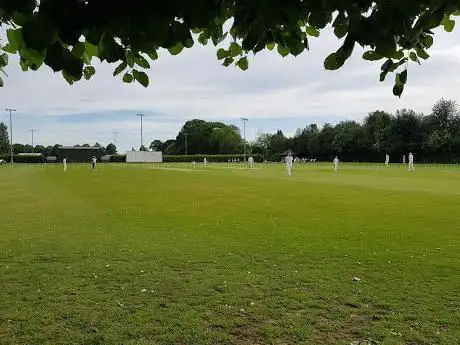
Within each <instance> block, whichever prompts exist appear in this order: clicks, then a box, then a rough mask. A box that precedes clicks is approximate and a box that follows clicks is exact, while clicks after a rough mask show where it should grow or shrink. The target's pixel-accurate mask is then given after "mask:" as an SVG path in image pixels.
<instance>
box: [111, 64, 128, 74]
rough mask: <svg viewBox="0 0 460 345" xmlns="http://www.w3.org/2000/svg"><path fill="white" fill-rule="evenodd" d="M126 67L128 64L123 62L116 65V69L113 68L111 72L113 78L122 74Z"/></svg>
mask: <svg viewBox="0 0 460 345" xmlns="http://www.w3.org/2000/svg"><path fill="white" fill-rule="evenodd" d="M127 67H128V64H127V63H126V62H125V61H123V62H122V63H121V64H119V65H118V67H117V68H115V71H113V76H114V77H115V76H117V75H119V74H120V73H121V72H123V71H124V70H125V69H126V68H127Z"/></svg>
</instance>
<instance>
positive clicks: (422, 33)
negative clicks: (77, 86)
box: [0, 0, 460, 96]
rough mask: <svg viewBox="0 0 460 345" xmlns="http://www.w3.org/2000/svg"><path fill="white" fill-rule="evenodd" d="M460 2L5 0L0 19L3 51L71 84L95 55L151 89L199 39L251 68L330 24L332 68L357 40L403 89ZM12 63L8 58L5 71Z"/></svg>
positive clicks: (298, 48)
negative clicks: (259, 56)
mask: <svg viewBox="0 0 460 345" xmlns="http://www.w3.org/2000/svg"><path fill="white" fill-rule="evenodd" d="M459 9H460V3H459V2H458V0H404V1H388V0H322V1H317V0H253V1H243V0H193V1H191V0H170V1H145V0H131V1H129V2H126V1H125V0H111V1H104V0H41V1H37V0H1V1H0V22H1V23H3V24H6V26H7V27H8V30H7V37H8V42H7V44H6V45H4V46H2V50H3V51H4V52H7V53H11V54H19V56H20V65H21V67H22V69H23V70H24V71H26V70H29V69H31V70H37V69H39V68H40V67H41V66H42V65H43V64H45V65H47V66H49V67H51V68H52V69H53V70H54V71H55V72H61V73H62V75H63V77H64V78H65V79H66V80H67V81H68V82H69V83H71V84H72V83H74V82H75V81H78V80H80V79H82V78H85V79H87V80H89V79H90V78H91V77H92V76H93V75H94V74H95V72H96V70H95V68H94V67H93V66H92V65H91V62H92V59H93V58H94V57H97V58H99V59H100V60H101V61H107V62H109V63H116V64H117V67H116V68H115V70H114V73H113V74H114V76H117V75H120V77H121V79H122V80H123V81H124V82H126V83H133V82H138V83H140V84H141V85H143V86H145V87H146V86H148V85H149V78H148V76H147V74H146V73H145V70H146V69H149V68H150V63H151V61H152V60H156V59H157V58H158V51H159V49H161V48H163V49H167V50H168V51H169V53H170V54H172V55H178V54H180V53H181V52H182V51H183V49H184V48H191V47H192V46H193V45H194V44H195V43H196V41H198V42H199V43H200V44H203V45H205V44H207V43H208V42H209V41H210V42H212V44H213V45H214V46H219V47H220V44H221V43H224V46H225V48H219V49H217V58H218V59H219V60H221V61H222V64H223V65H224V66H230V65H236V66H238V67H239V68H240V69H242V70H246V69H248V67H249V66H248V56H249V55H251V54H256V53H257V52H259V51H261V50H264V49H268V50H271V51H275V52H277V53H278V54H280V55H281V56H283V57H284V56H287V55H294V56H297V55H299V54H301V53H303V52H304V51H306V50H308V49H309V39H311V38H316V37H319V36H320V33H321V31H323V30H324V29H325V28H326V26H328V25H332V27H333V29H334V33H335V35H336V36H337V38H338V39H339V40H340V46H339V48H338V49H337V51H336V52H333V53H332V54H330V55H329V56H328V57H327V58H326V59H325V61H324V67H325V68H326V69H328V70H336V69H339V68H340V67H342V66H343V65H344V63H345V61H346V60H347V59H348V58H349V57H350V55H351V54H352V52H353V49H354V47H355V45H356V44H359V45H361V46H362V47H365V48H366V49H367V51H366V52H365V53H364V55H363V58H364V59H365V60H370V61H377V60H379V61H381V62H382V67H381V74H380V80H381V81H383V80H384V79H385V78H386V76H387V74H388V73H392V72H396V74H395V84H394V88H393V93H394V94H395V95H397V96H400V95H401V94H402V92H403V90H404V85H405V84H406V82H407V65H408V62H409V61H414V62H416V63H420V61H421V60H424V59H427V58H428V57H429V54H428V53H427V49H428V48H430V47H431V45H432V44H433V31H432V30H433V29H434V28H436V27H438V26H440V25H442V26H443V27H444V29H445V30H446V31H448V32H450V31H452V30H453V28H454V26H455V21H454V20H453V19H452V17H451V16H452V15H457V14H458V10H459ZM7 63H8V55H7V54H2V55H0V69H2V68H3V67H5V66H6V65H7ZM2 84H3V81H1V79H0V85H2Z"/></svg>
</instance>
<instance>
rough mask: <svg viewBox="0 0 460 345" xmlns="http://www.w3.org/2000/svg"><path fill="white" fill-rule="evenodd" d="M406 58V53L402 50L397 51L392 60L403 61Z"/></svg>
mask: <svg viewBox="0 0 460 345" xmlns="http://www.w3.org/2000/svg"><path fill="white" fill-rule="evenodd" d="M403 57H404V52H403V51H402V50H397V51H395V53H394V54H393V56H392V58H393V59H395V60H401V59H402V58H403Z"/></svg>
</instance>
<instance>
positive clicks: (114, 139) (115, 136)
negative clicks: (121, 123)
mask: <svg viewBox="0 0 460 345" xmlns="http://www.w3.org/2000/svg"><path fill="white" fill-rule="evenodd" d="M117 134H118V132H117V131H113V144H114V145H115V146H117Z"/></svg>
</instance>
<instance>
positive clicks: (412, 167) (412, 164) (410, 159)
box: [409, 152, 415, 171]
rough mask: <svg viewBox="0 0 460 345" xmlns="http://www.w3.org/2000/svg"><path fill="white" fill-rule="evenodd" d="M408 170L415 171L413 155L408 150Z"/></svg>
mask: <svg viewBox="0 0 460 345" xmlns="http://www.w3.org/2000/svg"><path fill="white" fill-rule="evenodd" d="M409 171H415V168H414V155H413V154H412V152H409Z"/></svg>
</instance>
